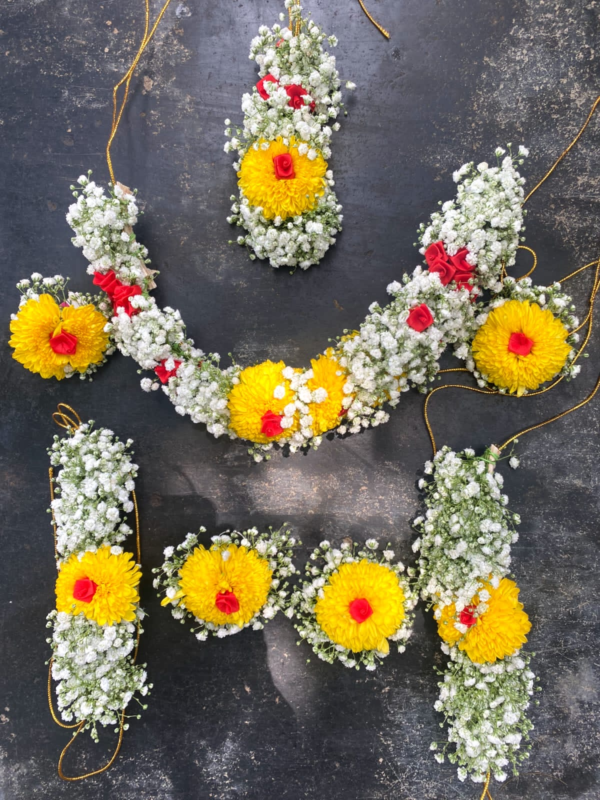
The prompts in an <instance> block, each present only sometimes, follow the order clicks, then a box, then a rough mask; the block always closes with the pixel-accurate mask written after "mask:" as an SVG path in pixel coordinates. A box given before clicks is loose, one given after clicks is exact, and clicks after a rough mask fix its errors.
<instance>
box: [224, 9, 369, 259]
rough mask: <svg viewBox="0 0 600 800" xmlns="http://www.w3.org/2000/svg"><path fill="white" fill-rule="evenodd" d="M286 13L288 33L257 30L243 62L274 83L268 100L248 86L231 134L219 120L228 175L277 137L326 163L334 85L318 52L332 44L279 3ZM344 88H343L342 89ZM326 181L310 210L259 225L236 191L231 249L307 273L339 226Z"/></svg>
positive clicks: (328, 60)
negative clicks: (238, 230)
mask: <svg viewBox="0 0 600 800" xmlns="http://www.w3.org/2000/svg"><path fill="white" fill-rule="evenodd" d="M286 6H287V7H288V8H289V10H290V13H291V17H292V20H291V28H292V29H290V28H287V27H285V26H282V25H280V24H275V25H273V27H272V28H268V27H266V26H265V25H262V26H261V27H260V28H259V31H258V36H256V37H255V38H254V39H253V40H252V43H251V46H250V58H251V59H253V60H255V61H256V63H257V64H258V67H259V74H260V77H261V78H264V77H265V75H272V76H273V77H274V78H276V79H277V83H274V82H269V81H267V82H265V84H264V86H265V91H266V92H267V94H268V95H269V97H268V99H263V98H262V97H261V96H260V94H259V93H258V90H257V88H256V87H253V89H252V91H251V92H247V93H245V94H244V95H243V97H242V111H243V112H244V122H243V127H242V128H232V127H231V123H230V121H229V120H226V121H225V124H226V125H227V128H226V130H225V135H226V136H227V137H229V138H228V141H227V142H226V144H225V152H231V151H234V152H236V153H237V160H236V162H235V163H234V165H233V167H234V169H235V170H236V171H238V170H239V168H240V163H241V159H242V158H243V157H244V154H245V153H246V152H247V150H248V148H249V147H254V148H255V149H257V148H258V147H259V146H261V144H260V142H261V140H263V141H264V143H265V146H267V145H266V143H268V142H271V141H273V140H275V139H277V137H279V136H281V137H282V138H283V141H284V143H285V144H288V143H289V140H290V139H291V138H292V137H294V138H295V140H296V141H299V142H300V146H299V152H300V154H301V155H307V156H308V158H311V159H314V158H316V156H317V154H318V153H321V155H322V156H323V158H325V159H328V158H329V157H330V156H331V148H330V141H331V136H332V134H333V131H337V130H339V127H340V125H339V122H337V121H336V119H337V117H338V115H339V113H340V110H341V109H342V106H343V104H342V93H341V91H340V88H341V87H340V79H339V75H338V71H337V68H336V63H335V57H334V56H333V55H331V54H330V53H328V52H326V51H325V50H324V49H323V45H324V44H325V43H328V44H329V45H330V46H331V47H335V46H336V44H337V39H336V38H335V36H326V34H325V33H323V31H322V29H321V28H320V27H319V26H318V25H316V24H315V23H314V22H313V21H312V20H310V19H308V18H303V17H302V7H301V6H300V5H298V4H296V3H295V2H286ZM289 85H296V86H302V88H303V89H304V90H305V91H306V92H307V94H306V95H305V96H304V105H302V106H301V107H300V108H292V107H291V106H290V105H289V100H290V98H289V96H288V94H287V93H286V90H285V87H286V86H289ZM351 86H353V84H348V88H350V87H351ZM313 103H314V108H313V109H311V105H312V104H313ZM326 181H327V184H326V187H325V192H324V194H323V195H322V196H321V197H320V198H319V201H318V203H317V205H316V207H315V208H314V209H312V210H311V211H310V212H307V213H305V214H303V215H301V216H297V217H294V218H292V219H289V220H282V219H281V218H280V217H276V218H275V219H274V220H268V219H266V218H265V217H264V216H263V214H262V209H261V208H258V207H253V206H251V205H250V204H249V202H248V200H247V198H246V197H245V196H244V194H243V192H242V191H241V190H240V195H239V197H236V196H233V197H232V198H231V199H232V200H233V205H232V208H231V211H232V214H231V216H230V217H228V222H230V223H231V224H234V225H237V226H239V227H242V228H245V229H246V231H247V234H246V235H245V236H239V237H238V239H237V242H238V244H240V245H245V246H246V247H248V248H249V249H250V251H251V255H250V258H252V259H254V258H256V257H258V258H260V259H265V258H268V259H269V262H270V264H271V266H272V267H281V266H289V267H293V268H295V267H298V266H299V267H300V268H301V269H308V267H310V266H311V265H313V264H317V263H318V262H319V261H320V260H321V259H322V258H323V256H324V255H325V253H326V251H327V250H328V249H329V247H330V245H332V244H334V242H335V238H334V237H335V235H336V233H337V232H338V231H339V230H341V223H342V215H341V211H342V207H341V206H340V205H339V204H338V202H337V198H336V195H335V192H334V191H333V186H334V180H333V175H332V173H331V171H328V172H327V174H326Z"/></svg>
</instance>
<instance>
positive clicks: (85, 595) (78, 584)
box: [73, 578, 98, 603]
mask: <svg viewBox="0 0 600 800" xmlns="http://www.w3.org/2000/svg"><path fill="white" fill-rule="evenodd" d="M97 588H98V584H97V583H94V581H93V580H92V579H91V578H79V580H76V581H75V586H74V587H73V597H74V598H75V600H79V602H80V603H91V602H92V599H93V597H94V595H95V594H96V589H97Z"/></svg>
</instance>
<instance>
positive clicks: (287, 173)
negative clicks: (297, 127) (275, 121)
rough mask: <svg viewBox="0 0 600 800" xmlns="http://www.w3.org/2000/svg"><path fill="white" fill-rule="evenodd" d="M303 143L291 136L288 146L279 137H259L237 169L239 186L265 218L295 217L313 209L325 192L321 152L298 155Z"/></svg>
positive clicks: (325, 163)
mask: <svg viewBox="0 0 600 800" xmlns="http://www.w3.org/2000/svg"><path fill="white" fill-rule="evenodd" d="M300 144H302V143H301V142H298V141H297V140H296V139H295V138H294V137H293V136H292V137H290V139H289V145H286V144H284V142H283V139H282V137H281V136H278V137H277V139H275V141H272V142H266V141H265V139H260V141H259V142H258V145H257V148H256V149H255V148H254V147H250V148H249V149H248V151H247V152H246V154H245V155H244V158H243V159H242V163H241V165H240V171H239V172H238V177H239V186H240V189H241V190H242V192H243V194H244V195H245V197H247V198H248V201H249V202H250V204H251V205H253V206H260V207H261V208H262V213H263V216H264V217H265V219H274V218H275V217H281V218H282V219H288V217H297V216H300V214H304V213H305V212H306V211H310V210H311V209H313V208H314V207H315V206H316V205H317V202H318V198H319V196H320V195H322V194H323V193H324V191H325V187H326V180H325V173H326V171H327V162H326V161H325V160H324V159H323V157H322V156H321V155H319V154H318V155H317V157H316V158H314V159H312V160H311V159H310V158H309V157H308V155H301V154H300V152H299V150H298V146H299V145H300Z"/></svg>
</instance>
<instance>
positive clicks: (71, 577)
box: [56, 546, 142, 625]
mask: <svg viewBox="0 0 600 800" xmlns="http://www.w3.org/2000/svg"><path fill="white" fill-rule="evenodd" d="M141 577H142V573H141V571H140V568H139V566H138V565H137V564H136V563H135V562H134V560H133V555H132V554H131V553H120V554H119V555H113V554H112V553H111V552H110V547H108V546H106V547H101V548H100V550H97V551H96V552H95V553H92V552H90V551H88V552H87V553H84V554H83V556H82V558H81V559H80V558H79V557H78V555H77V554H76V553H74V554H73V555H72V556H71V558H69V560H68V561H65V562H64V564H62V566H61V568H60V571H59V573H58V578H57V580H56V609H57V611H66V612H67V613H68V614H75V615H76V614H83V615H84V616H86V617H87V618H88V619H93V620H95V622H97V623H98V625H113V624H114V623H116V622H122V621H125V622H133V620H134V619H135V608H136V605H137V603H138V602H139V600H140V596H139V594H138V590H137V586H138V584H139V582H140V578H141Z"/></svg>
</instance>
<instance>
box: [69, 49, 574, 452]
mask: <svg viewBox="0 0 600 800" xmlns="http://www.w3.org/2000/svg"><path fill="white" fill-rule="evenodd" d="M263 35H264V36H273V37H274V36H275V34H274V33H265V34H263ZM315 35H316V34H315ZM319 35H321V34H319ZM285 41H286V43H287V44H286V46H288V45H289V41H288V39H286V40H285ZM283 47H284V45H281V46H280V47H279V48H276V49H277V50H278V51H279V50H281V49H282V48H283ZM288 49H289V48H288ZM267 66H269V65H267ZM259 99H260V98H259ZM289 112H290V113H292V109H290V110H289ZM287 113H288V112H286V114H287ZM294 113H295V112H294ZM292 116H293V114H292ZM514 162H515V160H514V159H511V158H509V157H507V158H505V159H504V160H503V161H502V164H501V166H500V167H498V168H494V169H487V168H486V169H483V167H482V165H480V167H481V169H479V168H475V167H472V165H471V166H469V165H467V167H464V168H462V172H461V170H459V172H460V173H461V175H460V176H459V178H458V181H459V188H458V199H457V200H456V201H451V203H450V206H451V209H450V210H452V214H450V210H448V213H446V212H443V214H442V215H440V214H437V213H436V214H434V215H433V216H432V219H431V224H430V225H429V226H428V227H427V228H423V231H422V236H421V239H422V243H423V244H424V243H425V241H427V242H429V241H433V240H435V239H436V237H437V236H441V237H442V239H443V240H444V242H445V247H446V250H447V252H448V253H451V252H456V251H457V250H458V249H459V247H462V246H463V245H466V246H468V245H469V243H470V244H471V245H472V246H473V247H474V248H475V249H474V252H475V253H476V254H477V259H476V261H477V263H476V265H475V269H474V273H473V278H472V281H471V283H472V286H471V287H470V289H471V290H470V291H469V289H468V288H460V289H459V288H457V286H456V284H455V283H454V282H451V283H450V284H448V285H446V286H443V285H442V283H441V280H440V276H439V274H438V273H436V272H430V271H429V270H428V269H426V268H424V267H422V266H418V267H417V268H416V269H415V270H414V271H413V273H412V275H410V276H408V275H404V276H403V278H402V281H401V282H398V281H395V282H393V283H392V284H390V285H389V286H388V292H389V294H391V296H392V298H393V299H392V301H391V302H390V303H389V304H388V305H387V306H384V307H381V306H380V305H379V304H377V303H374V304H372V305H371V307H370V309H369V314H368V316H367V318H366V319H365V321H364V322H363V323H362V325H361V326H360V329H359V330H358V331H351V332H348V331H346V332H345V335H344V336H343V337H341V338H340V339H339V341H338V342H337V344H336V346H335V347H334V348H333V356H334V357H335V358H336V359H337V361H338V363H339V365H340V371H341V372H342V373H345V374H346V375H347V379H346V381H345V384H344V394H345V399H344V400H343V402H342V408H343V409H344V410H345V412H346V413H345V414H344V415H342V416H340V424H339V425H338V426H337V427H336V428H335V429H334V431H332V432H336V433H337V434H339V435H345V434H349V433H352V434H354V433H359V432H360V431H362V430H364V429H366V428H369V427H376V426H378V425H380V424H382V423H384V422H387V420H388V418H389V415H388V412H387V411H386V410H385V407H384V405H385V404H389V405H390V406H391V407H394V406H396V405H397V404H398V402H399V400H400V395H401V393H402V392H405V391H408V389H409V388H411V387H413V388H416V389H418V390H419V391H422V392H425V391H427V389H428V388H429V387H430V385H431V383H432V382H433V380H434V379H435V375H436V373H437V372H438V370H439V358H440V356H441V355H442V353H443V352H444V351H445V349H446V348H447V347H448V345H451V346H453V348H454V355H455V356H457V357H458V358H460V359H462V360H468V359H469V357H470V342H471V341H472V338H473V336H474V335H475V332H476V330H477V328H478V326H479V325H480V324H481V320H482V319H483V318H484V316H483V313H482V312H484V308H485V307H484V306H482V304H481V302H480V301H478V300H477V298H480V297H481V288H482V287H488V288H489V287H490V286H493V285H495V282H496V281H497V280H498V279H499V277H500V275H501V272H502V265H503V262H504V260H506V263H511V258H512V257H513V255H514V253H513V249H514V248H513V245H512V244H511V245H510V246H509V245H508V244H507V245H506V247H505V248H504V249H503V248H502V247H500V250H499V251H498V253H496V250H497V249H498V248H497V247H492V239H493V240H494V241H496V239H495V238H494V237H497V236H500V234H501V233H502V231H504V233H502V236H505V238H504V239H502V241H503V242H505V243H506V242H507V241H508V239H507V238H506V237H508V230H509V229H510V230H513V229H514V230H516V229H517V228H519V226H520V224H521V222H522V216H521V207H520V205H519V204H518V203H517V204H515V202H513V201H514V199H515V197H517V196H518V197H520V196H521V195H522V188H521V183H522V180H521V178H520V177H519V175H518V173H517V172H516V170H515V167H514ZM473 170H475V173H476V174H477V175H478V176H480V177H479V178H478V179H476V178H475V177H474V173H473V174H471V173H472V172H473ZM494 170H496V171H494ZM468 176H470V177H468ZM463 178H464V180H463ZM509 179H510V180H509ZM81 180H83V181H84V182H85V181H87V183H85V184H84V190H89V186H90V184H91V183H92V182H91V181H90V180H89V178H85V177H82V178H81V179H80V181H81ZM477 180H480V181H481V182H482V184H483V187H484V189H482V190H480V187H479V186H478V185H477V183H476V181H477ZM511 181H512V183H511ZM473 182H475V188H473V187H472V185H471V184H472V183H473ZM97 189H98V187H94V190H93V191H92V192H91V193H90V194H91V195H92V196H93V198H95V199H96V201H98V202H104V201H102V198H101V196H99V192H97V191H96V190H97ZM114 194H115V197H113V198H112V200H111V201H110V202H111V203H114V204H115V208H116V209H117V210H118V209H121V213H122V217H119V220H120V222H119V224H122V225H123V226H126V225H128V224H129V220H130V219H132V218H133V217H127V220H128V221H127V222H126V221H125V216H124V215H125V213H127V214H129V213H130V211H131V213H133V211H134V209H133V207H131V203H133V200H132V198H133V195H132V194H131V193H129V190H127V191H126V192H124V191H123V189H121V188H120V187H118V186H117V187H116V188H115V190H114ZM100 195H101V193H100ZM496 195H497V197H496ZM86 196H87V195H85V194H82V195H81V196H80V197H79V199H78V204H79V201H80V200H82V198H83V199H85V197H86ZM102 197H103V195H102ZM494 197H496V199H494ZM105 202H107V203H108V202H109V201H108V200H106V199H105ZM82 206H83V210H82V211H81V214H84V215H87V216H85V223H82V222H81V219H80V218H79V217H77V218H74V217H73V210H71V211H70V213H69V220H70V222H71V224H72V225H73V227H74V229H75V231H76V233H78V235H79V232H80V230H81V229H82V228H84V227H85V232H86V236H87V237H88V238H89V239H90V241H91V240H94V242H100V243H101V244H102V255H101V256H99V255H98V252H99V251H98V252H97V251H96V250H93V249H91V248H90V247H86V248H84V253H85V254H86V255H88V257H91V258H94V259H95V260H94V262H93V266H92V267H90V270H91V271H94V270H96V269H98V270H100V271H102V272H104V273H106V272H107V271H108V270H109V269H115V271H116V273H117V275H118V277H119V278H120V279H121V280H123V281H133V282H135V283H136V284H137V285H139V286H140V287H141V289H142V294H141V295H138V296H134V297H132V298H130V302H131V305H132V306H133V307H134V308H136V309H138V310H139V313H137V314H135V315H133V316H131V317H130V316H128V314H127V313H126V311H125V310H124V309H123V308H120V309H119V310H118V312H117V314H116V315H115V316H113V317H112V319H111V321H110V323H109V324H108V330H109V332H110V335H111V337H112V338H113V340H114V342H115V344H116V346H117V348H118V349H119V350H120V351H121V352H122V353H123V354H124V355H128V356H131V357H132V358H133V359H134V360H135V361H136V362H137V363H138V365H139V366H140V367H141V368H142V369H144V370H155V369H156V368H157V367H164V368H165V369H166V370H168V371H174V374H173V375H170V376H169V377H168V378H166V379H165V381H166V382H165V383H164V384H162V385H161V382H160V380H159V378H158V376H153V377H145V378H143V379H142V381H141V385H142V389H144V390H145V391H147V392H150V391H154V390H157V389H159V388H162V390H163V391H164V392H165V393H166V394H167V396H168V397H169V398H170V400H171V402H172V403H173V405H174V406H175V410H176V411H177V413H178V414H181V415H182V416H186V415H187V416H190V418H191V419H192V421H193V422H200V423H203V424H205V425H206V426H207V430H208V431H209V433H211V434H212V435H214V436H216V437H219V436H223V435H225V436H228V437H230V438H232V439H234V438H237V437H236V433H235V431H234V430H233V429H232V428H231V427H230V425H229V420H230V414H229V408H228V402H229V394H230V392H231V389H232V387H233V386H234V385H235V384H236V383H237V382H238V381H239V374H240V372H241V367H240V366H239V365H236V364H234V365H232V366H230V367H228V368H225V369H222V368H220V366H219V361H220V358H219V355H218V354H216V353H215V354H205V353H204V352H203V351H202V350H200V349H199V348H197V347H195V345H194V342H193V341H192V340H191V339H189V338H188V337H187V335H186V329H185V324H184V322H183V320H182V319H181V314H180V312H179V311H177V310H175V309H172V308H169V307H165V308H164V309H161V308H160V307H159V306H158V305H157V304H156V301H155V300H154V299H153V298H152V297H151V296H150V293H149V292H150V289H151V288H152V286H153V282H152V273H151V272H150V270H148V269H147V268H146V266H145V263H144V261H145V255H146V253H145V250H144V252H143V256H144V258H141V257H140V258H137V261H135V259H134V262H131V261H128V260H126V261H124V260H123V259H124V255H123V247H125V241H124V239H123V238H122V237H113V236H112V235H107V233H106V230H105V226H104V221H103V220H100V222H96V221H94V217H93V214H91V212H88V210H86V209H87V206H84V204H83V202H82ZM509 209H510V214H511V215H512V217H511V219H512V222H511V223H510V225H508V227H503V226H504V223H505V222H506V215H507V214H508V213H509V211H508V210H509ZM90 214H91V216H90ZM117 216H118V215H117ZM442 217H443V219H442ZM446 217H447V218H448V220H452V225H454V226H455V228H456V231H458V230H461V231H462V230H463V229H464V230H465V231H466V230H468V231H469V234H468V236H467V235H466V234H465V235H464V236H463V235H462V234H461V235H460V236H458V234H456V236H454V238H453V237H452V236H451V235H450V234H449V233H448V230H449V229H450V228H449V227H448V226H449V225H450V223H449V222H448V224H446V222H444V219H446ZM498 218H500V222H499V221H498ZM442 228H443V230H442ZM477 231H479V233H477ZM122 232H127V231H125V227H124V228H123V231H122ZM426 232H427V233H426ZM128 235H129V236H130V237H133V236H134V234H133V232H131V233H128ZM511 236H512V234H511ZM424 237H425V238H424ZM444 237H445V238H444ZM457 237H458V238H457ZM461 237H462V238H461ZM465 237H466V238H465ZM75 239H77V237H75ZM510 241H511V242H513V239H512V238H511V239H510ZM482 242H483V244H481V243H482ZM517 242H518V236H516V239H514V242H513V244H514V247H516V243H517ZM128 246H129V248H130V249H131V251H132V253H133V254H138V255H139V253H140V252H141V251H140V250H139V246H138V245H137V243H136V242H135V239H134V238H131V239H130V243H129V245H128ZM98 247H100V245H98ZM511 248H512V249H511ZM493 253H494V254H495V255H494V256H493V258H492V254H493ZM510 254H512V255H510ZM132 257H133V256H132ZM470 258H471V257H470V256H469V259H470ZM132 264H133V266H132ZM505 283H506V284H507V285H508V286H509V287H510V286H511V285H512V284H511V282H510V281H505ZM518 285H519V287H521V286H522V288H520V289H519V291H521V292H525V291H530V292H533V291H534V289H533V288H531V284H530V283H529V284H528V283H527V282H526V281H521V282H520V283H519V284H518ZM561 297H562V296H559V294H558V293H556V292H554V290H552V289H548V290H546V299H547V302H548V304H550V303H551V302H552V303H553V306H552V307H555V306H556V304H557V303H558V304H560V302H562V299H561ZM422 304H425V305H426V306H427V308H428V309H429V311H430V313H431V314H432V316H433V324H431V325H430V326H429V327H427V328H426V329H425V330H424V331H422V332H418V331H416V330H414V329H413V328H411V327H410V326H409V325H408V324H407V319H408V316H409V313H410V311H411V310H412V309H413V308H415V307H416V306H419V305H422ZM549 307H550V305H549ZM570 311H571V309H570V307H569V314H570ZM571 366H572V367H574V365H571ZM286 369H287V370H288V372H289V375H290V377H289V380H290V382H291V383H292V384H293V386H292V389H293V392H294V398H293V402H291V403H290V404H288V406H287V407H286V408H285V410H284V411H285V413H284V418H283V420H282V427H284V428H285V427H286V425H287V426H288V427H289V426H291V424H292V421H293V419H294V415H296V417H297V421H298V423H299V424H298V430H296V431H294V433H293V435H292V436H291V437H289V439H287V440H286V443H287V446H288V447H289V450H290V451H291V452H296V451H297V450H299V449H303V448H306V447H313V448H315V447H318V446H319V444H320V443H321V441H322V436H319V435H315V433H314V431H313V429H312V427H311V425H312V418H311V415H310V411H309V403H311V402H322V401H323V400H324V399H325V398H326V389H325V388H324V387H317V389H316V390H315V391H314V392H313V395H311V397H308V395H309V394H311V393H310V392H309V391H308V388H307V387H306V383H307V381H308V380H309V378H310V377H312V371H311V370H303V371H300V372H296V371H295V370H294V369H292V368H291V367H287V368H286ZM575 371H576V367H574V369H573V370H572V372H571V374H574V372H575ZM273 447H274V445H273V444H272V443H269V444H265V445H261V444H257V445H254V446H253V447H252V448H251V450H250V452H251V454H252V455H253V456H254V458H255V460H256V461H261V460H263V459H264V458H268V457H269V456H268V455H267V453H268V451H270V450H272V449H273Z"/></svg>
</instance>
